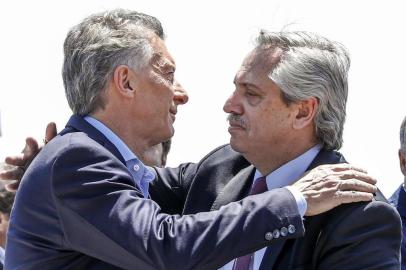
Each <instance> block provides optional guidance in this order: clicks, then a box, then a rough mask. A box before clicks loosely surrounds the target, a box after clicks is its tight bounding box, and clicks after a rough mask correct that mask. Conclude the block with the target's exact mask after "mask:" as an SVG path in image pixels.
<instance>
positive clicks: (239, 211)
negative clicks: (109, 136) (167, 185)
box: [52, 146, 303, 269]
mask: <svg viewBox="0 0 406 270" xmlns="http://www.w3.org/2000/svg"><path fill="white" fill-rule="evenodd" d="M95 161H96V162H95ZM52 171H53V176H52V178H53V181H52V188H53V195H54V200H55V205H56V206H57V212H58V214H59V216H60V222H61V226H62V228H63V230H64V238H65V239H64V242H65V243H67V244H68V248H72V249H74V250H78V251H80V252H82V253H84V254H88V255H89V256H92V257H96V258H99V259H100V260H103V261H106V262H109V263H111V264H113V265H116V266H118V267H121V268H124V269H133V268H134V265H137V266H138V268H140V269H152V268H155V269H215V268H217V267H219V266H221V265H223V264H224V263H226V262H227V261H228V260H230V259H231V258H234V257H238V256H240V255H242V254H245V253H249V252H252V251H253V250H256V249H259V248H261V247H264V246H266V245H267V244H269V243H271V242H272V241H269V240H266V237H265V234H266V233H267V232H270V231H273V230H274V229H277V228H278V229H280V228H281V227H288V226H289V225H291V224H292V225H294V226H295V228H296V232H294V233H292V234H289V235H288V236H287V237H289V238H291V237H298V236H300V235H302V234H303V224H302V221H301V217H300V215H299V214H298V213H297V208H296V205H295V202H294V199H293V197H292V196H291V195H290V194H289V192H288V191H286V190H275V191H273V192H268V193H264V194H261V195H257V196H252V197H250V198H247V199H244V200H243V201H239V202H235V203H231V204H229V205H226V206H225V207H222V208H221V209H220V210H219V211H213V212H206V213H199V214H196V215H185V216H179V215H167V214H163V213H162V212H161V209H160V208H159V206H158V205H157V204H156V203H155V202H153V201H152V200H148V199H144V198H141V195H140V192H139V191H138V190H137V189H135V188H134V187H132V186H131V181H132V179H131V176H130V175H129V174H128V172H127V171H126V168H125V167H124V166H123V165H122V164H121V163H119V162H118V160H116V161H114V160H113V159H112V158H111V155H108V154H107V153H105V152H103V151H95V150H94V149H90V148H89V147H88V146H74V147H71V148H69V149H67V150H65V151H64V153H63V154H62V155H60V156H59V157H58V158H57V160H56V161H55V163H54V165H53V168H52ZM78 228H80V230H78Z"/></svg>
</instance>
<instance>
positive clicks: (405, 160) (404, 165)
mask: <svg viewBox="0 0 406 270" xmlns="http://www.w3.org/2000/svg"><path fill="white" fill-rule="evenodd" d="M398 155H399V165H400V170H401V171H402V174H403V175H404V176H405V177H406V157H405V153H404V152H403V151H402V149H399V152H398Z"/></svg>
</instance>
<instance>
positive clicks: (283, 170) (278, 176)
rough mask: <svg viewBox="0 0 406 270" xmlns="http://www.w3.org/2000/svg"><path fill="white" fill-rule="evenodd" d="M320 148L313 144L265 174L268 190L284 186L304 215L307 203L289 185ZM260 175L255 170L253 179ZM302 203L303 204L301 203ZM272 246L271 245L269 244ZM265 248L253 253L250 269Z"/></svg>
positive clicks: (254, 269)
mask: <svg viewBox="0 0 406 270" xmlns="http://www.w3.org/2000/svg"><path fill="white" fill-rule="evenodd" d="M320 149H321V146H320V145H315V146H313V147H312V148H310V149H309V150H307V151H306V152H305V153H303V154H302V155H300V156H298V157H297V158H295V159H293V160H291V161H289V162H288V163H285V164H284V165H282V166H281V167H279V168H278V169H276V170H275V171H273V172H271V173H270V174H268V175H267V176H266V185H267V187H268V190H271V189H274V188H282V187H286V188H287V189H288V190H289V191H290V192H292V194H293V195H294V197H295V199H296V202H297V203H298V208H299V213H300V214H301V215H302V216H304V213H305V212H306V208H307V204H306V200H305V199H304V198H303V195H301V194H300V192H299V191H298V190H297V189H296V188H293V187H291V186H289V185H291V184H293V183H295V182H296V181H297V180H298V179H299V178H300V176H302V175H303V174H304V173H305V172H306V169H307V168H308V167H309V166H310V164H311V163H312V161H313V160H314V158H315V157H316V156H317V154H318V153H319V151H320ZM260 177H262V174H261V173H260V172H259V171H258V170H256V171H255V175H254V181H253V184H254V183H255V181H257V180H258V178H260ZM303 203H304V205H303ZM271 247H272V246H271ZM265 250H266V248H263V249H260V250H257V251H256V252H255V254H254V260H251V265H250V270H258V269H259V266H260V265H261V262H262V258H263V257H264V253H265ZM233 265H234V260H232V261H231V262H229V263H227V264H226V265H224V266H223V267H222V268H220V269H219V270H232V269H233Z"/></svg>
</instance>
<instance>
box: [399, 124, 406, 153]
mask: <svg viewBox="0 0 406 270" xmlns="http://www.w3.org/2000/svg"><path fill="white" fill-rule="evenodd" d="M400 149H401V150H402V151H403V153H405V154H406V117H405V118H403V121H402V124H401V125H400Z"/></svg>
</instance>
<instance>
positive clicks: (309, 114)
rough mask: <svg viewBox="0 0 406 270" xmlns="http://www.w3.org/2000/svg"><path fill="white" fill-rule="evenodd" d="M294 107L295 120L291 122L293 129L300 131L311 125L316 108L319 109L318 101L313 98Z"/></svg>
mask: <svg viewBox="0 0 406 270" xmlns="http://www.w3.org/2000/svg"><path fill="white" fill-rule="evenodd" d="M294 106H296V110H295V113H296V115H295V119H294V120H293V128H294V129H302V128H304V127H306V126H308V125H311V124H312V123H313V120H314V116H315V115H316V112H317V108H318V107H319V100H318V99H317V98H315V97H311V98H309V99H306V100H302V101H299V102H298V103H296V104H294Z"/></svg>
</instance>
